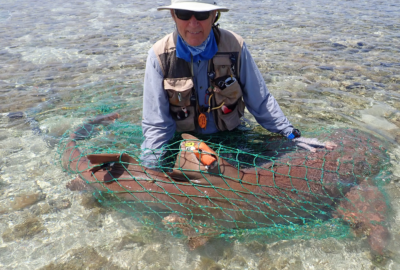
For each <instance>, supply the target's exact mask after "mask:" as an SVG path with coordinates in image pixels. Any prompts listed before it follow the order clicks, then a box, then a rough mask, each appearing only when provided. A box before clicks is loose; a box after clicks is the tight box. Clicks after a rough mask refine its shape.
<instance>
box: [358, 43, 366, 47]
mask: <svg viewBox="0 0 400 270" xmlns="http://www.w3.org/2000/svg"><path fill="white" fill-rule="evenodd" d="M364 45H365V44H364V43H362V42H357V46H360V47H362V46H364Z"/></svg>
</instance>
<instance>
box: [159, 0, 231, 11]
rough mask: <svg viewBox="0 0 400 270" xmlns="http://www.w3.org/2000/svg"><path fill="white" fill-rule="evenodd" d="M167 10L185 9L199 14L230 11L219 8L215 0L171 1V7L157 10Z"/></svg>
mask: <svg viewBox="0 0 400 270" xmlns="http://www.w3.org/2000/svg"><path fill="white" fill-rule="evenodd" d="M165 9H184V10H191V11H197V12H201V11H212V10H218V11H221V12H226V11H228V10H229V9H228V8H226V7H221V6H218V5H217V3H215V2H214V0H171V5H169V6H162V7H158V8H157V10H165Z"/></svg>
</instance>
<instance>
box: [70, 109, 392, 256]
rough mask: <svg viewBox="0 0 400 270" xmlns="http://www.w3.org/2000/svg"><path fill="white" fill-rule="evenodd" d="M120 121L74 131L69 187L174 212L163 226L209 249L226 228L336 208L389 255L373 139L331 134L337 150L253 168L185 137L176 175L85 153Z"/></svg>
mask: <svg viewBox="0 0 400 270" xmlns="http://www.w3.org/2000/svg"><path fill="white" fill-rule="evenodd" d="M119 117H120V115H119V114H117V113H112V114H109V115H104V116H98V117H96V118H95V119H93V120H90V121H88V122H87V123H85V124H84V125H83V126H81V127H79V128H78V129H76V130H75V131H74V132H72V133H71V135H70V137H69V141H68V142H67V144H66V147H65V150H64V153H63V155H62V166H63V167H64V168H65V169H67V170H68V171H70V172H72V173H75V174H78V176H77V178H75V179H74V180H72V181H70V182H68V183H67V185H66V187H67V188H68V189H70V190H72V191H79V190H88V189H95V190H99V191H106V192H112V193H113V194H114V195H115V196H117V197H119V198H120V199H123V200H127V201H142V202H145V204H146V206H147V207H150V208H153V209H159V210H161V211H163V212H164V213H165V212H169V213H170V214H168V215H166V216H165V217H164V218H163V220H162V223H163V224H164V225H165V226H166V227H169V228H180V229H181V230H182V232H183V234H184V235H186V236H187V237H188V243H189V247H190V248H191V249H195V248H197V247H199V246H202V245H205V244H206V243H207V242H208V240H209V239H211V238H212V237H214V236H216V235H218V234H220V233H221V228H231V229H236V228H249V229H251V228H258V227H260V226H265V227H267V226H274V225H277V224H288V223H301V222H304V223H305V222H306V221H307V220H309V219H313V218H318V213H320V212H324V211H331V216H332V217H333V218H340V219H342V220H343V221H344V222H347V223H349V224H350V225H351V227H352V228H353V229H354V231H355V233H356V234H358V235H359V234H363V235H366V236H367V238H368V242H369V245H370V247H371V251H372V252H375V253H378V254H382V253H383V251H384V250H385V247H386V245H387V243H388V241H389V238H390V235H389V231H388V228H387V226H385V219H386V217H387V212H388V205H387V203H386V200H385V197H384V195H383V194H382V192H381V191H380V190H379V189H378V187H377V186H376V185H374V183H373V181H372V180H371V179H372V176H374V175H376V174H378V173H379V170H380V166H379V164H380V161H381V159H382V158H383V155H384V152H385V150H384V149H382V147H380V143H379V142H378V141H376V140H375V139H374V138H371V136H369V135H367V134H364V133H362V132H358V131H356V130H352V129H338V130H335V131H334V132H332V133H330V134H329V136H327V139H331V140H332V141H335V140H336V141H337V145H338V146H337V147H336V148H335V149H333V150H326V149H318V150H317V151H314V152H309V151H306V150H299V151H293V152H289V153H286V154H284V155H282V156H280V157H279V158H277V159H276V160H274V161H273V162H266V163H265V164H262V165H261V166H256V167H247V168H240V167H238V166H235V165H232V164H231V163H229V162H228V161H227V160H225V159H224V158H223V157H222V156H221V155H219V154H218V153H217V152H215V151H214V150H213V149H212V148H211V147H209V146H208V145H207V144H206V143H205V142H203V141H201V140H199V139H198V138H196V137H195V136H193V135H190V134H182V139H183V140H182V141H181V142H180V144H179V148H180V149H179V152H178V154H177V157H176V162H175V165H174V166H173V168H172V170H169V171H164V170H161V171H160V170H154V169H152V168H147V167H144V166H143V165H141V163H140V160H139V159H138V158H137V157H135V156H131V155H129V154H128V153H113V154H110V153H104V154H87V155H83V154H82V152H81V150H80V149H79V147H78V145H77V141H79V140H81V139H85V138H87V137H89V136H90V134H91V133H92V131H93V130H95V128H96V126H97V125H100V124H103V125H104V124H107V123H109V122H112V121H114V120H115V119H117V118H119ZM332 209H334V210H332ZM196 224H197V225H196ZM201 224H211V225H210V226H202V225H201Z"/></svg>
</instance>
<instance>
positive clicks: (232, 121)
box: [217, 99, 244, 131]
mask: <svg viewBox="0 0 400 270" xmlns="http://www.w3.org/2000/svg"><path fill="white" fill-rule="evenodd" d="M242 111H244V102H243V101H242V100H241V99H240V100H239V101H238V102H237V104H236V106H235V108H234V109H233V110H232V111H231V112H230V113H227V114H224V113H223V112H222V110H221V109H218V112H217V113H218V126H219V128H220V129H221V131H223V130H233V129H235V128H236V127H237V126H239V125H240V117H242V116H243V113H242Z"/></svg>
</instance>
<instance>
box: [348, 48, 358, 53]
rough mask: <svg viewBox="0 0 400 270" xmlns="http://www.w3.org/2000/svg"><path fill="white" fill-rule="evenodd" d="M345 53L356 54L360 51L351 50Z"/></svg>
mask: <svg viewBox="0 0 400 270" xmlns="http://www.w3.org/2000/svg"><path fill="white" fill-rule="evenodd" d="M347 52H348V53H358V52H360V50H357V49H351V50H348V51H347Z"/></svg>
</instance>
